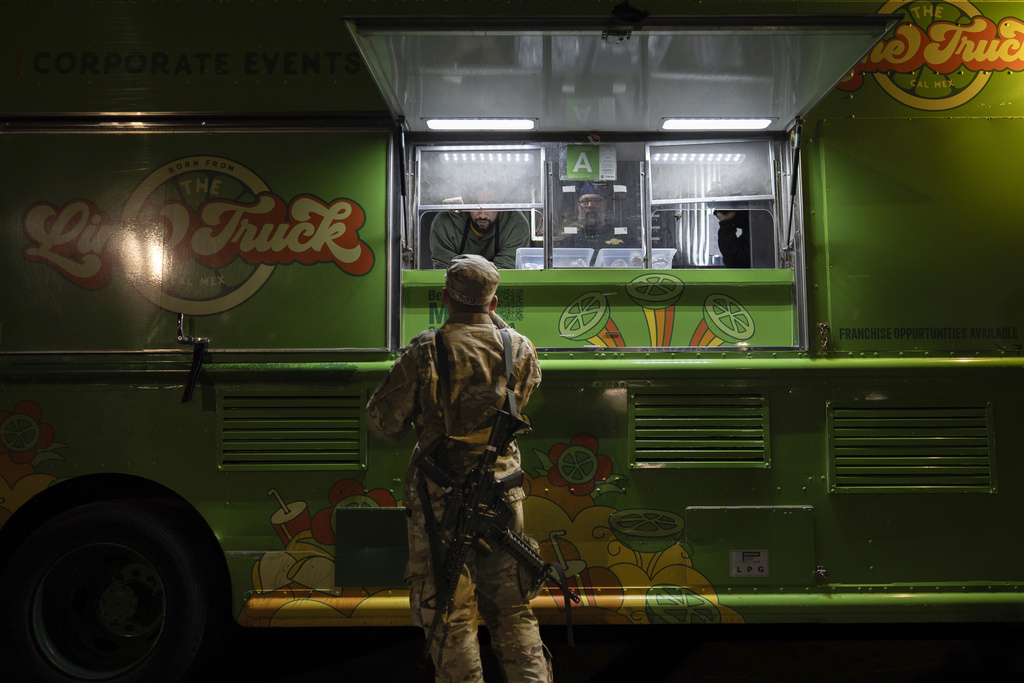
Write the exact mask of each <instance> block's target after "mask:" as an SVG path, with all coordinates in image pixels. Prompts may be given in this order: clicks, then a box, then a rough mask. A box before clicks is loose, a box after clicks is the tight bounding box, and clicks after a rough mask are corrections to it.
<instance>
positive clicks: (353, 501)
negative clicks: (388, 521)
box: [335, 494, 380, 508]
mask: <svg viewBox="0 0 1024 683" xmlns="http://www.w3.org/2000/svg"><path fill="white" fill-rule="evenodd" d="M335 507H336V508H379V507H380V503H378V502H377V501H375V500H374V499H373V498H370V497H369V496H363V495H358V494H357V495H354V496H348V497H346V498H343V499H342V500H340V501H338V504H337V505H335Z"/></svg>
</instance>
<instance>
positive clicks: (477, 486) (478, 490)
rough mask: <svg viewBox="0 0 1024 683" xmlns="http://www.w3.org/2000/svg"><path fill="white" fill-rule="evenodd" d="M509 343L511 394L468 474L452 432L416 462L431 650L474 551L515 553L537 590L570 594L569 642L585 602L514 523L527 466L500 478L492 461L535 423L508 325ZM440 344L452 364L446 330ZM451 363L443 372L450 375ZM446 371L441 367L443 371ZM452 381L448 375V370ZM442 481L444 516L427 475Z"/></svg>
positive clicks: (441, 355) (508, 389)
mask: <svg viewBox="0 0 1024 683" xmlns="http://www.w3.org/2000/svg"><path fill="white" fill-rule="evenodd" d="M501 333H502V338H503V341H504V347H505V365H506V370H507V371H508V373H507V374H508V382H507V385H506V400H505V404H504V406H503V408H502V409H500V410H498V411H497V412H496V414H495V419H494V424H493V426H492V427H491V433H490V437H489V438H488V441H487V446H486V447H485V449H484V453H483V456H482V457H481V458H479V460H478V462H477V463H476V465H475V466H474V468H473V470H472V471H471V472H470V473H469V474H468V475H467V476H466V477H465V479H464V480H463V481H462V483H461V485H460V484H459V481H458V479H459V478H458V474H457V473H456V472H454V471H453V470H452V469H451V467H450V465H449V464H448V462H447V458H446V457H445V445H446V443H447V438H446V437H439V438H438V439H437V440H436V441H435V442H434V443H432V444H431V445H430V446H429V447H428V448H427V449H426V450H425V451H424V453H423V455H422V456H421V457H420V458H419V459H418V460H417V461H416V467H417V468H418V469H419V470H420V472H421V474H422V475H423V478H422V479H421V480H420V498H421V500H422V502H423V505H424V514H425V517H426V525H427V531H428V533H429V536H430V539H431V544H430V546H431V548H430V549H431V561H432V563H433V566H434V582H435V590H436V593H435V604H436V609H435V612H434V620H433V623H432V624H431V626H430V631H429V633H428V635H427V643H426V648H425V653H428V652H429V650H430V644H431V643H432V642H433V639H434V638H435V637H436V635H437V631H438V628H441V635H440V641H439V643H438V650H439V651H443V650H444V641H445V639H446V638H447V635H448V626H447V616H448V614H449V613H450V611H451V609H452V606H453V603H454V600H455V588H456V586H458V583H459V576H460V575H461V574H462V567H463V566H464V565H465V564H466V560H467V559H469V554H470V553H471V552H474V551H475V552H477V553H479V554H480V555H483V556H485V557H486V556H488V555H490V554H491V553H492V552H493V551H494V549H495V548H496V547H499V548H501V549H503V550H505V551H506V552H508V553H509V555H511V556H512V557H513V558H514V559H515V560H516V561H517V562H518V563H519V564H520V565H521V566H522V567H523V568H525V569H526V570H527V572H528V573H529V576H530V577H531V582H532V590H531V592H535V591H536V590H538V589H539V588H540V587H541V585H543V583H544V581H545V580H546V579H547V580H551V581H552V582H554V583H555V584H556V585H558V587H559V588H560V589H561V590H562V592H563V594H564V595H565V597H566V601H565V605H566V613H567V619H566V621H567V624H568V626H569V642H570V645H571V644H572V620H571V616H569V610H570V601H572V602H577V603H578V602H579V601H580V599H579V597H578V596H577V595H576V594H575V593H574V592H573V591H572V590H570V589H569V587H568V585H567V583H566V580H565V570H564V569H563V568H562V567H561V565H558V564H557V563H548V564H545V562H544V560H543V559H542V558H541V556H540V554H539V553H538V552H537V550H536V548H535V547H534V545H533V544H532V543H531V542H530V540H529V538H527V537H526V536H525V535H523V534H521V533H519V532H517V531H513V530H512V529H509V528H508V527H509V523H510V522H511V521H512V518H513V516H514V515H515V510H514V509H513V508H512V506H511V505H509V503H508V501H507V500H505V495H504V494H505V492H506V491H508V490H509V489H512V488H515V487H516V486H520V485H521V484H522V482H523V472H522V471H521V470H520V471H518V472H515V473H513V474H511V475H509V476H507V477H504V478H503V479H500V480H498V479H495V478H494V472H493V471H492V469H491V468H492V467H493V466H494V464H495V462H496V461H497V458H498V456H499V455H500V454H502V453H504V452H505V451H506V450H508V448H509V445H510V444H511V443H512V441H513V439H515V434H516V432H519V431H520V430H524V429H528V428H529V424H528V423H527V422H525V421H523V420H522V419H520V418H519V416H518V415H517V414H516V406H515V394H514V393H513V390H514V385H515V378H514V376H513V375H512V362H511V356H510V353H511V351H510V346H511V343H510V342H511V339H510V338H509V335H508V333H507V332H505V331H504V330H502V331H501ZM434 340H435V343H436V344H437V346H438V358H439V359H440V360H439V369H440V368H441V367H442V366H446V362H444V361H446V360H447V354H446V352H445V351H444V348H445V347H444V340H443V337H442V336H441V334H440V332H438V333H437V334H435V337H434ZM446 370H447V368H446V367H445V372H444V373H443V375H447V372H446ZM439 374H441V373H439ZM442 381H443V383H444V384H447V377H445V376H442ZM428 479H429V480H430V481H432V482H433V483H434V484H436V485H437V486H439V487H441V488H442V489H443V490H444V491H445V493H446V496H447V501H446V502H445V511H444V514H443V516H442V517H441V519H440V520H437V519H436V518H435V517H434V514H433V510H432V509H431V507H430V499H429V495H428V492H427V490H426V480H428Z"/></svg>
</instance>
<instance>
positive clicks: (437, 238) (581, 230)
mask: <svg viewBox="0 0 1024 683" xmlns="http://www.w3.org/2000/svg"><path fill="white" fill-rule="evenodd" d="M778 148H779V144H778V143H777V142H773V141H772V140H770V139H755V140H718V141H709V140H695V141H688V142H672V143H662V142H657V143H650V144H644V143H640V142H628V143H622V142H620V143H569V142H564V143H538V144H537V145H517V146H500V145H493V146H480V145H461V146H460V145H446V146H440V147H433V146H420V147H417V148H416V152H415V169H416V171H415V186H416V194H415V201H414V208H413V211H412V213H413V218H412V220H411V222H410V224H411V225H412V226H413V229H412V230H411V231H410V234H409V235H407V244H409V245H410V246H411V247H412V249H411V250H410V253H411V254H412V255H411V256H410V258H409V259H408V260H407V263H406V264H405V265H406V267H409V268H416V269H431V268H443V267H445V266H446V265H447V263H448V261H450V259H451V258H452V256H454V255H455V254H460V253H473V254H481V255H483V256H485V257H486V258H488V259H489V260H491V261H494V262H495V263H496V264H497V265H498V267H499V268H502V269H518V270H541V269H545V268H585V267H596V268H645V267H646V268H655V269H686V268H716V267H717V268H722V267H725V268H777V267H779V266H780V264H781V263H782V260H783V257H784V254H782V253H781V252H780V248H781V247H782V246H783V245H784V240H783V237H782V236H781V235H780V234H779V230H778V227H779V225H780V223H781V221H779V220H778V210H777V207H778V205H779V203H780V202H779V201H778V198H777V196H776V182H775V174H774V173H773V168H776V167H783V166H784V165H785V164H784V163H783V162H781V161H780V162H779V163H776V156H777V155H778V154H779V150H778Z"/></svg>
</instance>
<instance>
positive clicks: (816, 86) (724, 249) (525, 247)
mask: <svg viewBox="0 0 1024 683" xmlns="http://www.w3.org/2000/svg"><path fill="white" fill-rule="evenodd" d="M896 22H897V19H896V18H895V17H891V16H882V15H877V14H856V15H816V16H811V15H780V16H776V17H771V16H757V17H743V16H732V17H721V16H718V17H716V16H688V17H651V18H649V19H640V20H638V21H635V22H629V23H628V24H627V23H624V22H622V21H619V20H618V19H615V18H613V17H607V16H606V17H594V16H590V17H507V18H503V17H495V18H490V19H488V18H483V17H472V18H463V19H456V18H451V17H448V18H446V17H437V18H435V19H430V18H424V17H416V18H409V19H408V20H403V19H402V18H400V17H376V18H374V17H367V18H362V19H359V18H349V19H348V20H347V22H346V26H347V28H348V30H349V32H350V33H351V35H352V37H353V40H354V43H355V45H356V46H357V48H358V49H359V51H360V54H361V55H362V57H363V59H364V61H365V63H366V65H367V68H368V69H369V71H370V73H371V74H372V76H373V78H374V80H375V81H376V83H377V85H378V87H379V88H380V92H381V95H382V97H383V99H384V101H385V102H386V103H387V105H388V107H389V109H390V110H391V114H392V116H393V118H394V120H395V121H396V122H398V123H399V124H400V125H401V127H402V129H403V131H404V135H403V138H402V141H403V143H404V145H405V146H404V149H405V156H404V161H405V164H406V169H407V172H406V174H405V176H404V182H405V190H406V192H404V193H402V196H401V198H397V197H396V201H401V202H402V203H403V210H404V215H405V217H406V221H405V225H404V232H403V233H402V247H403V248H402V249H401V250H396V253H401V255H402V270H401V286H402V297H401V306H402V330H401V335H400V336H401V337H402V341H405V340H408V339H409V338H411V335H412V334H415V333H416V332H417V331H419V330H421V329H423V328H424V327H425V326H435V325H438V324H440V323H441V322H443V319H444V311H443V306H441V305H440V304H439V303H438V302H439V301H440V287H441V286H442V285H443V277H442V276H441V273H439V272H438V269H440V268H442V267H444V265H445V263H446V262H447V261H446V259H450V258H451V256H452V255H454V254H455V253H461V252H472V253H480V254H482V255H484V256H485V257H486V258H490V259H492V260H493V261H494V262H495V263H496V264H497V265H498V266H499V268H501V269H502V285H501V290H500V292H499V303H498V310H499V313H500V314H501V315H502V316H503V317H504V318H505V320H506V321H507V322H509V323H511V324H513V325H515V326H516V327H517V329H520V330H521V331H523V332H524V333H525V334H527V336H529V337H530V338H531V339H532V340H533V341H534V344H535V345H536V346H537V347H538V348H539V349H546V348H548V349H573V348H581V347H582V348H602V347H616V348H626V349H629V348H652V347H662V348H688V349H701V348H705V347H712V346H713V347H719V348H721V350H726V349H729V348H732V349H735V350H740V349H744V350H745V349H752V348H761V349H770V348H806V346H807V340H806V339H805V338H804V337H803V335H805V334H806V333H805V330H806V324H805V322H804V321H803V318H804V317H805V313H804V301H805V295H804V289H805V286H804V283H803V281H802V277H803V275H802V272H803V269H802V267H801V265H802V262H803V261H802V259H803V254H802V250H801V244H802V239H801V229H802V226H801V213H802V212H801V208H800V202H799V192H798V189H799V187H800V183H799V178H798V175H797V169H798V164H797V161H796V160H797V158H798V157H797V154H798V150H799V148H798V146H797V145H795V144H794V142H796V141H797V140H798V139H799V136H798V135H797V134H795V133H797V132H798V130H799V124H800V121H801V120H802V117H803V116H804V115H806V114H807V113H808V111H809V110H810V109H811V108H812V107H813V106H814V105H815V104H816V103H817V102H818V101H819V100H820V98H821V97H822V96H824V95H825V93H827V92H828V91H829V90H830V89H831V88H832V87H833V86H834V85H835V84H836V83H837V82H839V80H840V79H841V78H843V77H844V76H845V75H846V73H848V72H849V70H850V69H851V68H853V67H854V66H855V65H856V64H857V62H859V61H860V59H861V58H862V57H863V56H864V55H865V54H866V53H867V52H868V51H869V50H870V49H871V47H872V46H873V45H874V44H875V43H876V42H877V40H878V39H879V38H881V37H882V36H883V35H884V34H885V32H886V30H888V29H889V28H890V27H891V26H893V25H895V23H896ZM456 120H461V123H465V122H466V121H469V122H471V123H474V124H481V125H484V126H486V125H491V124H493V125H497V124H499V123H500V124H503V125H504V124H510V125H514V126H517V127H518V128H517V129H516V130H517V132H515V133H510V132H504V133H494V134H489V133H481V132H479V130H480V129H479V128H477V129H476V132H473V133H468V134H463V133H453V132H438V126H439V125H442V124H443V125H444V126H445V127H448V126H449V124H455V123H457V121H456ZM694 120H699V121H700V122H707V121H709V120H712V121H713V122H714V123H713V124H712V125H711V126H710V128H704V129H703V130H702V131H701V132H680V133H679V134H678V135H676V133H674V132H672V131H685V130H687V128H686V126H688V125H690V123H691V122H693V121H694ZM754 122H756V123H757V125H758V126H759V128H757V129H756V131H755V129H753V128H743V129H742V130H743V132H736V131H737V130H739V129H740V127H741V126H746V125H747V124H750V125H753V124H754ZM447 130H449V131H450V130H452V128H450V127H449V128H447ZM460 135H461V137H460ZM669 136H671V137H669ZM513 143H514V144H513ZM516 155H518V156H516ZM442 238H443V239H442Z"/></svg>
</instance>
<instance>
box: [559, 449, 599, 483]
mask: <svg viewBox="0 0 1024 683" xmlns="http://www.w3.org/2000/svg"><path fill="white" fill-rule="evenodd" d="M558 473H559V474H561V475H562V477H563V478H564V479H565V480H566V481H567V482H569V485H570V486H571V485H573V484H585V483H587V482H588V481H592V480H593V479H594V476H595V475H596V474H597V456H596V455H594V453H593V451H591V450H590V449H589V448H583V447H582V446H570V447H569V448H566V449H565V450H564V451H562V454H561V455H560V456H558Z"/></svg>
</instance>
